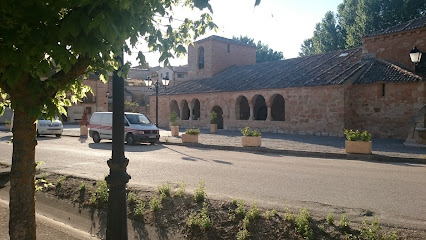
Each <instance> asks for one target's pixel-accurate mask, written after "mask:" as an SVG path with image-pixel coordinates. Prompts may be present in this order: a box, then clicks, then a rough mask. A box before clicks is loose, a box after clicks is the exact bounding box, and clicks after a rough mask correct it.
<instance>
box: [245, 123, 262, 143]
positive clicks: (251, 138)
mask: <svg viewBox="0 0 426 240" xmlns="http://www.w3.org/2000/svg"><path fill="white" fill-rule="evenodd" d="M241 133H242V134H243V136H242V137H241V143H242V145H243V147H260V145H261V141H262V138H261V136H260V135H261V133H260V132H258V131H256V130H253V131H252V130H250V128H249V127H245V128H243V129H241Z"/></svg>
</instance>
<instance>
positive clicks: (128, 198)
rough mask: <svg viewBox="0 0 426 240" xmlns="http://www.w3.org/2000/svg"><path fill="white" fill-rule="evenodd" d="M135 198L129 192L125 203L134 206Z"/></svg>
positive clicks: (134, 195)
mask: <svg viewBox="0 0 426 240" xmlns="http://www.w3.org/2000/svg"><path fill="white" fill-rule="evenodd" d="M137 200H138V199H137V197H136V194H134V193H132V192H130V193H129V194H127V203H128V204H134V203H136V202H137Z"/></svg>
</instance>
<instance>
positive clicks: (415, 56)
mask: <svg viewBox="0 0 426 240" xmlns="http://www.w3.org/2000/svg"><path fill="white" fill-rule="evenodd" d="M421 58H422V52H420V51H419V49H417V47H416V46H414V47H413V50H411V51H410V59H411V62H413V63H414V71H416V66H417V65H418V64H419V63H420V60H421Z"/></svg>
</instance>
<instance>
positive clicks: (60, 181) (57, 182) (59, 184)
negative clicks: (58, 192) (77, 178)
mask: <svg viewBox="0 0 426 240" xmlns="http://www.w3.org/2000/svg"><path fill="white" fill-rule="evenodd" d="M67 178H68V176H65V175H61V176H60V177H59V178H58V180H56V184H55V185H56V188H61V187H62V183H63V182H64V181H65V180H67Z"/></svg>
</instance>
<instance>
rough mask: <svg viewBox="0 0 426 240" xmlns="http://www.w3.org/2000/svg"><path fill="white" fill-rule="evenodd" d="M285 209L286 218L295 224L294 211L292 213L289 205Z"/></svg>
mask: <svg viewBox="0 0 426 240" xmlns="http://www.w3.org/2000/svg"><path fill="white" fill-rule="evenodd" d="M284 210H285V213H284V219H285V220H286V221H287V222H289V223H291V224H293V223H294V215H293V213H291V210H290V209H289V208H288V207H287V206H286V207H285V208H284Z"/></svg>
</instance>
